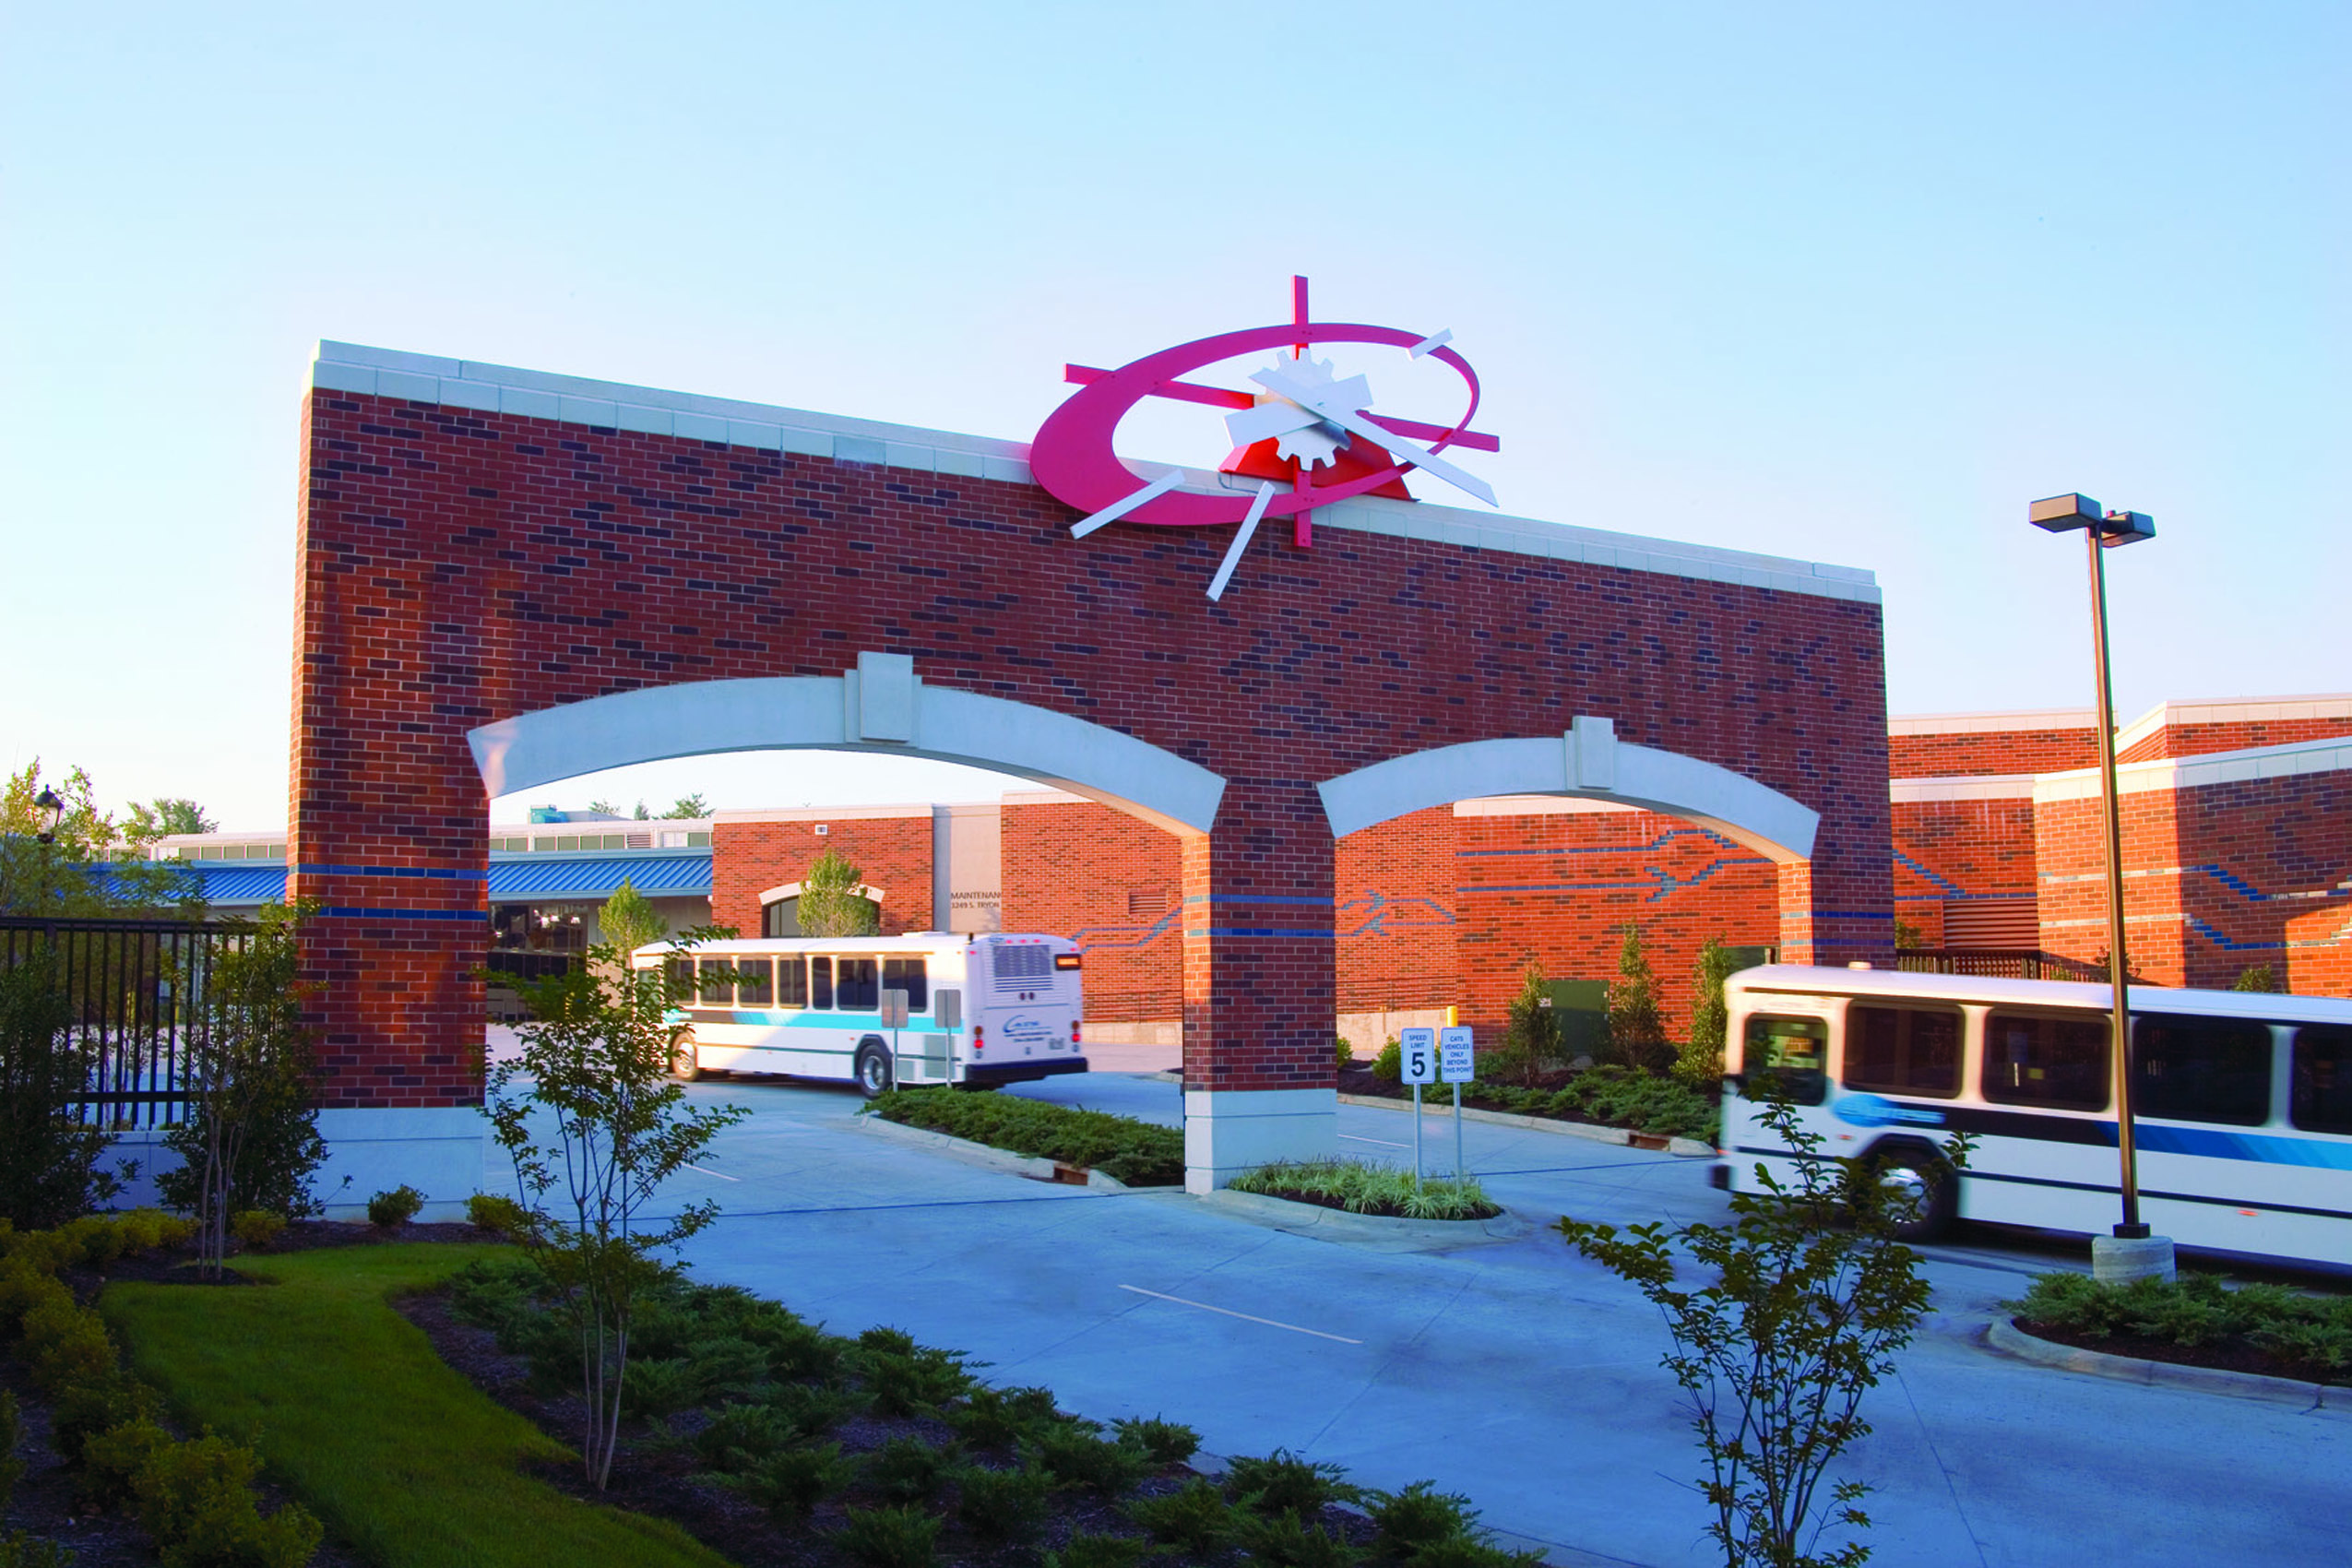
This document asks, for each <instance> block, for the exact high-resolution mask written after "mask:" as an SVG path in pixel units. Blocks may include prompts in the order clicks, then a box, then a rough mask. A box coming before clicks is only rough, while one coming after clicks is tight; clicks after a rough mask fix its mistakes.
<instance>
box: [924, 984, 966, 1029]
mask: <svg viewBox="0 0 2352 1568" xmlns="http://www.w3.org/2000/svg"><path fill="white" fill-rule="evenodd" d="M931 1016H932V1022H933V1023H935V1024H937V1025H938V1026H939V1027H940V1028H943V1029H953V1028H961V1027H962V1026H963V1022H964V993H963V992H960V991H934V992H932V993H931Z"/></svg>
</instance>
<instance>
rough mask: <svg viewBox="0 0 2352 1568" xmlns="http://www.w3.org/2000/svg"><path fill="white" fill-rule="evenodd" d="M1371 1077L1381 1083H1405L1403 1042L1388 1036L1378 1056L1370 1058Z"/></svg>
mask: <svg viewBox="0 0 2352 1568" xmlns="http://www.w3.org/2000/svg"><path fill="white" fill-rule="evenodd" d="M1372 1076H1373V1077H1375V1078H1378V1079H1380V1080H1381V1081H1382V1082H1383V1083H1390V1084H1401V1083H1403V1082H1404V1081H1405V1046H1404V1042H1403V1041H1401V1040H1399V1039H1397V1038H1396V1036H1395V1035H1390V1036H1389V1037H1388V1043H1387V1044H1386V1045H1384V1046H1382V1047H1381V1048H1380V1054H1379V1055H1377V1056H1375V1057H1373V1058H1372Z"/></svg>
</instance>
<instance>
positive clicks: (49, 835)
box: [32, 787, 65, 844]
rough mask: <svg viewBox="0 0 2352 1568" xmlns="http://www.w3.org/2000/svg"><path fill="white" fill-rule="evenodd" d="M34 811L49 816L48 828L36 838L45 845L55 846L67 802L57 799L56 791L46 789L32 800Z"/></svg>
mask: <svg viewBox="0 0 2352 1568" xmlns="http://www.w3.org/2000/svg"><path fill="white" fill-rule="evenodd" d="M32 809H33V810H35V811H37V812H47V813H48V814H49V823H48V826H45V827H43V828H42V830H41V831H40V832H39V833H38V834H36V835H35V836H34V837H38V838H39V839H40V840H41V841H42V843H44V844H54V843H55V842H56V841H57V825H58V824H59V823H60V822H63V821H64V820H65V802H63V801H61V800H59V799H58V798H57V791H56V790H51V789H47V788H45V787H44V788H43V789H42V791H41V793H40V794H38V795H35V796H34V797H33V798H32Z"/></svg>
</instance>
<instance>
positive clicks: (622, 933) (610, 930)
mask: <svg viewBox="0 0 2352 1568" xmlns="http://www.w3.org/2000/svg"><path fill="white" fill-rule="evenodd" d="M596 926H597V930H598V932H600V934H601V937H602V940H603V941H604V942H606V943H607V944H611V945H612V947H613V948H614V949H615V950H617V951H618V952H619V953H620V955H621V956H622V958H623V960H624V962H625V961H626V960H627V958H628V956H629V955H630V954H632V953H634V952H636V950H637V949H638V948H640V947H643V946H644V945H645V944H647V943H648V942H659V941H660V940H661V939H662V938H663V937H665V936H667V935H669V934H670V922H669V921H666V920H664V919H662V917H661V911H660V910H659V909H655V908H654V907H653V900H652V899H650V898H648V897H646V896H645V895H644V894H642V893H640V892H638V891H637V889H636V884H634V883H632V882H631V881H630V880H629V879H628V878H627V877H623V878H622V879H621V885H620V886H619V887H618V888H616V889H615V890H614V891H613V894H612V897H610V898H607V899H606V900H605V901H604V908H602V909H599V910H598V911H597V915H596Z"/></svg>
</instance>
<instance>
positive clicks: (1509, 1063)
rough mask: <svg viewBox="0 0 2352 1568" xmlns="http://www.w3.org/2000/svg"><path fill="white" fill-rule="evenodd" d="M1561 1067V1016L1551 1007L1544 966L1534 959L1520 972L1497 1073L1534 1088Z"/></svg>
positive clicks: (1498, 1054)
mask: <svg viewBox="0 0 2352 1568" xmlns="http://www.w3.org/2000/svg"><path fill="white" fill-rule="evenodd" d="M1559 1064H1560V1017H1559V1015H1558V1013H1557V1012H1556V1011H1555V1010H1554V1009H1553V1007H1552V1005H1551V989H1550V986H1548V985H1546V984H1545V983H1544V974H1543V965H1542V964H1540V963H1538V961H1537V960H1535V959H1534V958H1532V957H1531V958H1529V959H1528V960H1527V962H1526V968H1522V969H1521V970H1520V971H1519V993H1518V994H1517V995H1516V996H1514V997H1513V998H1512V999H1511V1011H1510V1022H1509V1023H1508V1024H1507V1025H1505V1026H1504V1028H1503V1049H1502V1051H1499V1052H1497V1053H1496V1060H1495V1063H1494V1070H1495V1072H1496V1073H1497V1074H1498V1075H1502V1076H1509V1077H1516V1078H1517V1079H1518V1080H1519V1082H1520V1083H1521V1084H1523V1085H1525V1086H1526V1087H1531V1088H1532V1087H1534V1086H1535V1083H1536V1080H1537V1079H1538V1077H1540V1076H1541V1075H1543V1074H1544V1073H1545V1072H1547V1071H1549V1070H1550V1069H1551V1068H1553V1067H1556V1066H1558V1065H1559Z"/></svg>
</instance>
